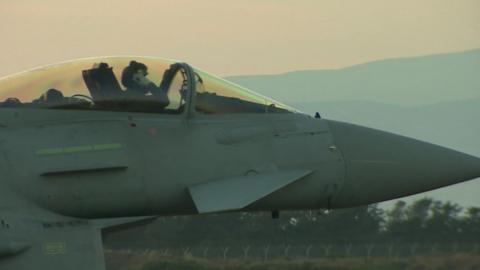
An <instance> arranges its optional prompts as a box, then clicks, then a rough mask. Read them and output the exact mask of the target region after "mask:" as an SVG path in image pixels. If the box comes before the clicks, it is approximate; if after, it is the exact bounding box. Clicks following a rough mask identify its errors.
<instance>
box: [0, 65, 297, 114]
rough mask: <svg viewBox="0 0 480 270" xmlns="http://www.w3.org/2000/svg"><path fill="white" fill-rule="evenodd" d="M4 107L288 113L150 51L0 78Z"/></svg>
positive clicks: (0, 98) (278, 105) (282, 107)
mask: <svg viewBox="0 0 480 270" xmlns="http://www.w3.org/2000/svg"><path fill="white" fill-rule="evenodd" d="M0 108H43V109H64V110H66V109H74V110H104V111H126V112H147V113H169V114H181V113H182V112H184V111H186V110H191V111H196V112H197V113H199V114H220V113H288V112H295V110H294V109H292V108H289V107H288V106H285V105H283V104H281V103H279V102H276V101H274V100H271V99H269V98H267V97H264V96H261V95H259V94H257V93H254V92H252V91H250V90H248V89H245V88H242V87H240V86H238V85H235V84H233V83H230V82H228V81H226V80H223V79H221V78H218V77H216V76H213V75H211V74H208V73H206V72H204V71H201V70H199V69H193V68H191V67H190V66H189V65H187V64H184V63H176V62H174V61H170V60H165V59H160V58H148V57H103V58H88V59H80V60H74V61H69V62H63V63H59V64H54V65H49V66H45V67H41V68H36V69H33V70H30V71H26V72H22V73H19V74H15V75H12V76H8V77H5V78H3V79H0Z"/></svg>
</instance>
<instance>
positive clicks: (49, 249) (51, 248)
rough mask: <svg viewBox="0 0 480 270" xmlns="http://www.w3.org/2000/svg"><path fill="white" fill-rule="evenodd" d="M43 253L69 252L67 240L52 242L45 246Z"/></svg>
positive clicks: (57, 253) (59, 253) (58, 253)
mask: <svg viewBox="0 0 480 270" xmlns="http://www.w3.org/2000/svg"><path fill="white" fill-rule="evenodd" d="M43 253H45V254H47V255H61V254H66V253H67V244H66V243H65V242H50V243H46V244H45V245H44V246H43Z"/></svg>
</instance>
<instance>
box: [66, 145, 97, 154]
mask: <svg viewBox="0 0 480 270" xmlns="http://www.w3.org/2000/svg"><path fill="white" fill-rule="evenodd" d="M91 151H93V147H92V146H91V145H85V146H71V147H65V148H63V152H64V153H78V152H91Z"/></svg>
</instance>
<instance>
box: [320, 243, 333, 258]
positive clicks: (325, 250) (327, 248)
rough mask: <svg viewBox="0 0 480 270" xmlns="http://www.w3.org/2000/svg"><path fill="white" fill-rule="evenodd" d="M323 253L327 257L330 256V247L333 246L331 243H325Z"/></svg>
mask: <svg viewBox="0 0 480 270" xmlns="http://www.w3.org/2000/svg"><path fill="white" fill-rule="evenodd" d="M322 248H323V254H324V256H325V257H328V256H329V255H330V249H331V248H332V246H331V245H323V246H322Z"/></svg>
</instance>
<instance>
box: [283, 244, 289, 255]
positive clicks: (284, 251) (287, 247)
mask: <svg viewBox="0 0 480 270" xmlns="http://www.w3.org/2000/svg"><path fill="white" fill-rule="evenodd" d="M289 251H290V245H287V246H285V249H284V250H283V256H284V257H285V258H287V257H288V252H289Z"/></svg>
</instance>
